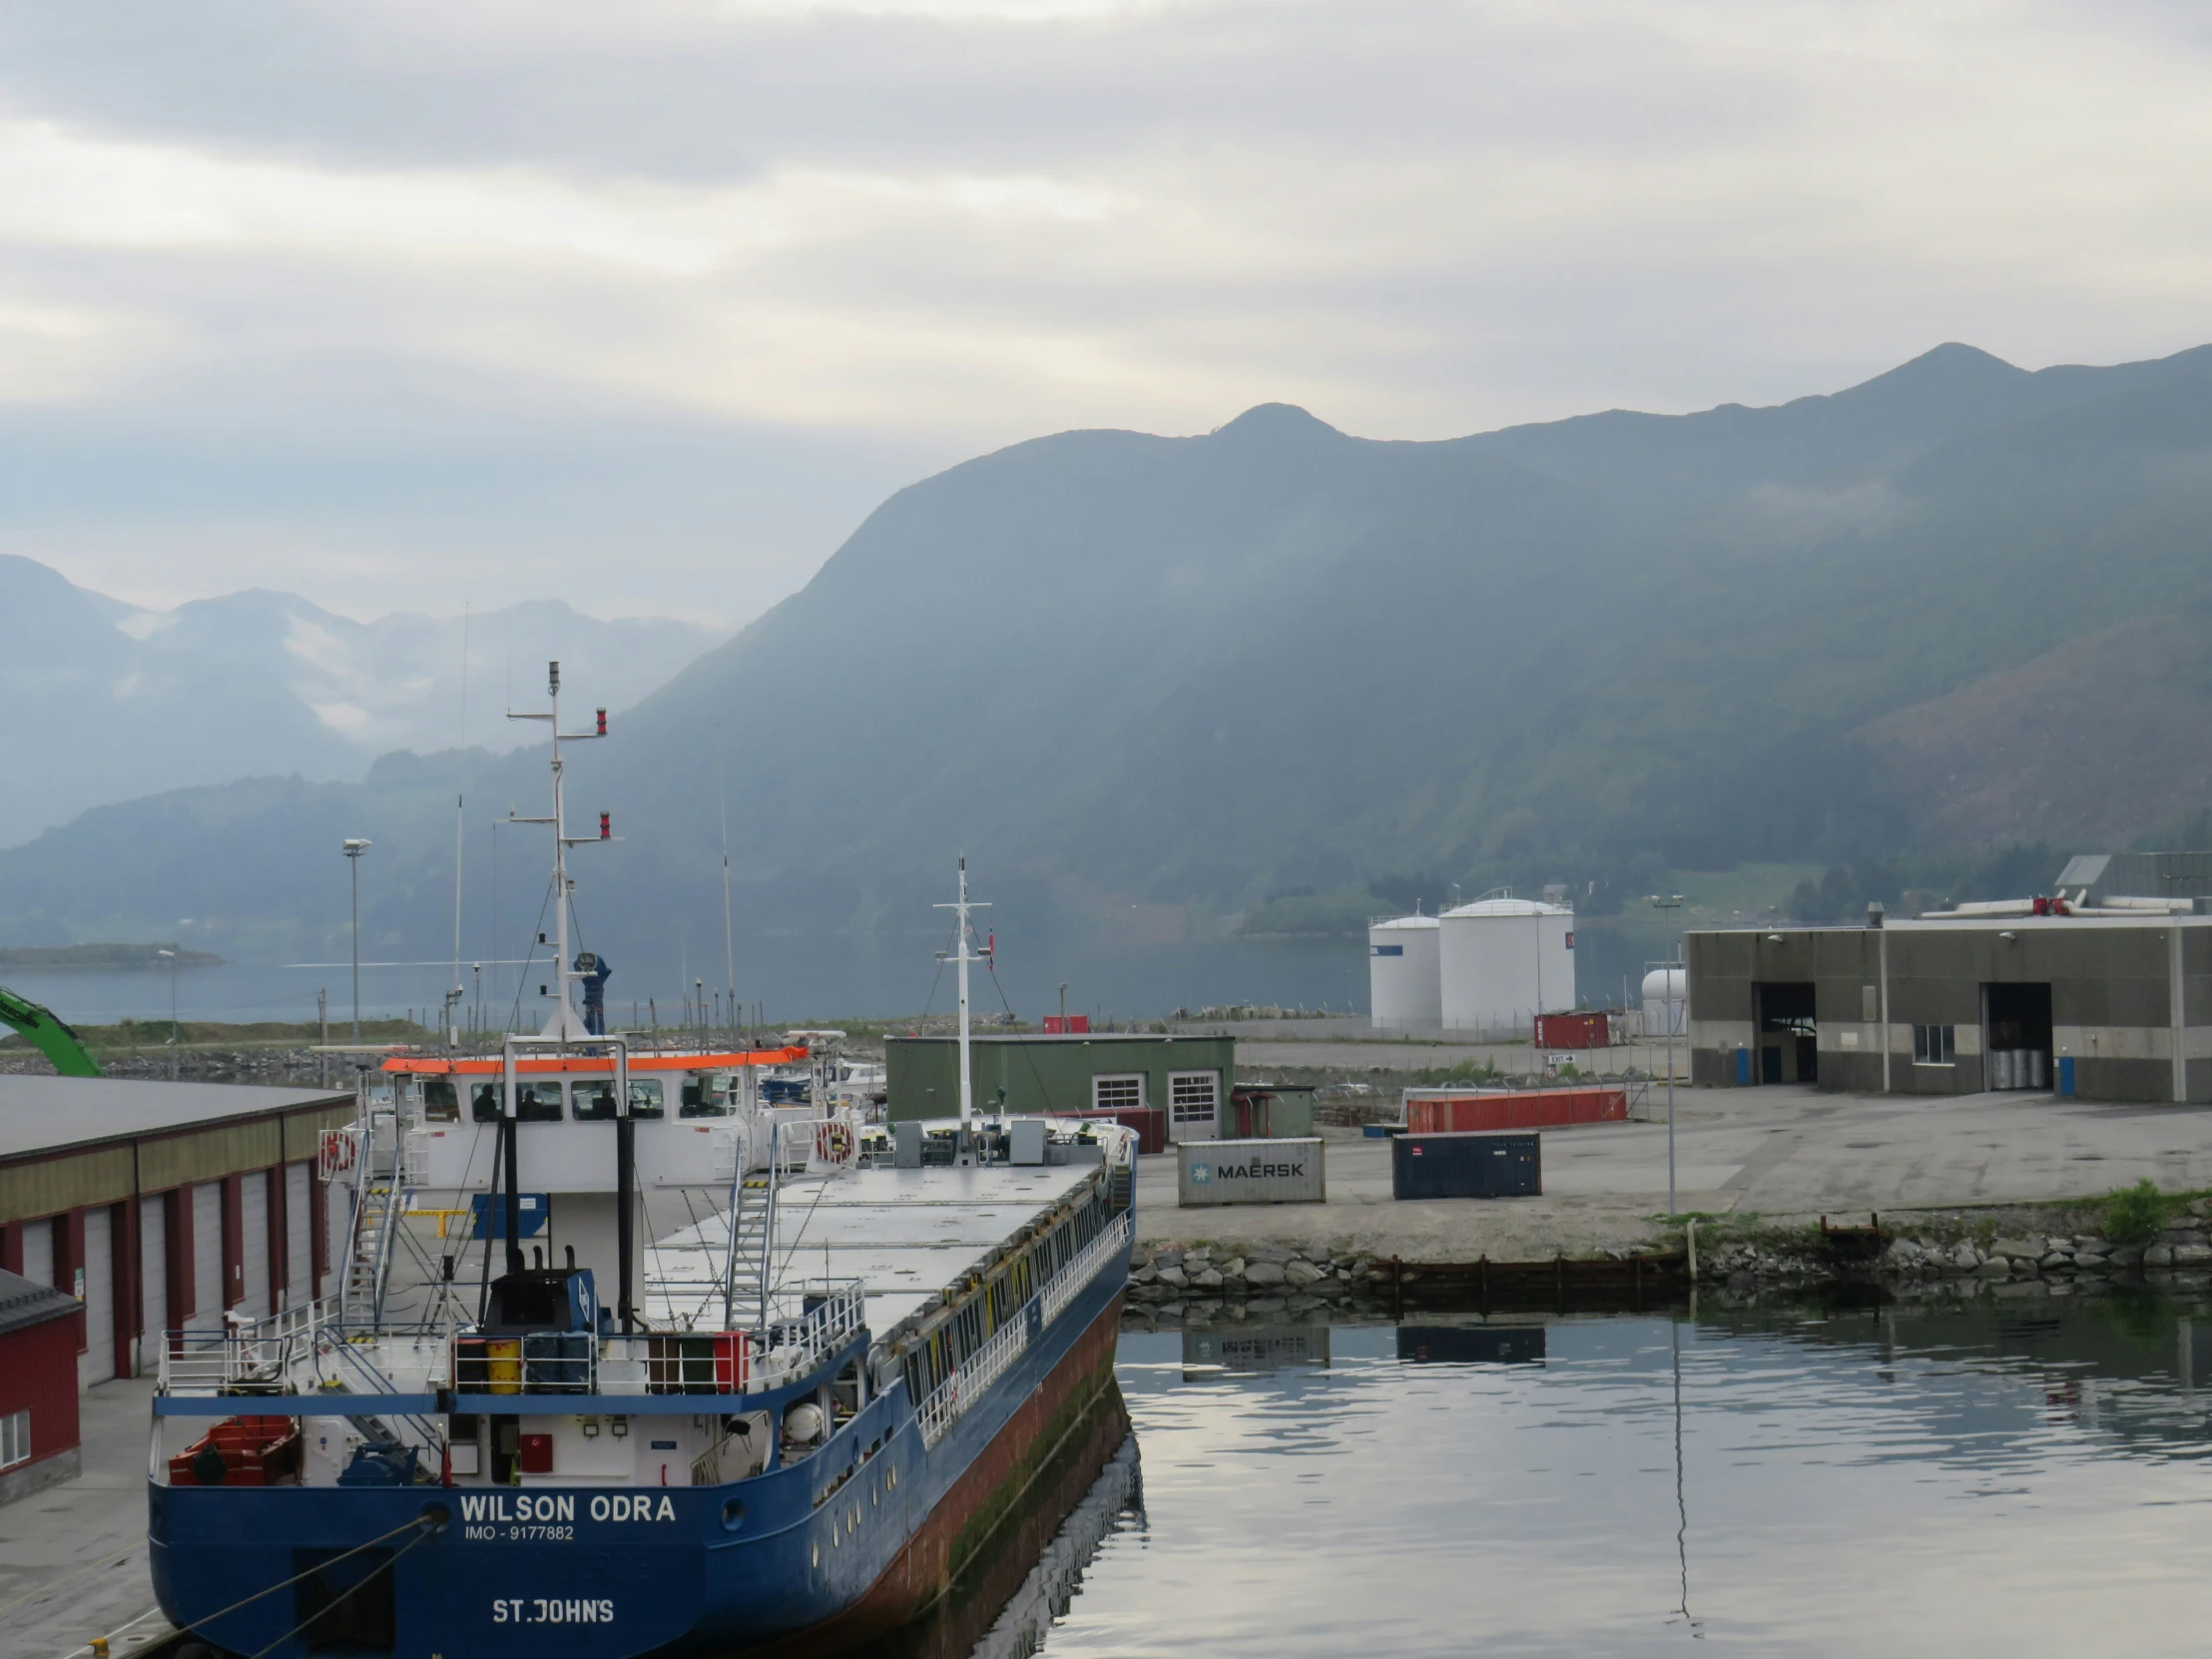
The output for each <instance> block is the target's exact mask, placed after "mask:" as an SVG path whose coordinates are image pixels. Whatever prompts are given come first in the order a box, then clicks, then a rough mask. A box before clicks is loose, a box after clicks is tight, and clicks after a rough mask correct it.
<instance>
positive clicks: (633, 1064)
mask: <svg viewBox="0 0 2212 1659" xmlns="http://www.w3.org/2000/svg"><path fill="white" fill-rule="evenodd" d="M582 1040H584V1041H589V1040H590V1039H589V1038H585V1039H582ZM806 1058H807V1048H806V1045H805V1044H803V1043H802V1044H795V1045H793V1046H792V1047H789V1048H750V1049H737V1050H734V1051H732V1052H729V1053H723V1054H633V1055H631V1056H630V1069H631V1070H632V1071H728V1070H731V1069H732V1068H733V1067H737V1066H782V1065H789V1064H791V1063H792V1062H793V1061H795V1060H804V1059H806ZM613 1069H614V1061H613V1060H612V1059H610V1058H609V1057H607V1056H605V1055H597V1056H591V1055H564V1056H562V1057H560V1058H558V1059H550V1060H517V1061H516V1062H515V1071H516V1072H517V1073H518V1074H519V1073H524V1072H549V1071H550V1072H569V1071H580V1072H606V1071H612V1070H613ZM384 1070H386V1071H404V1072H414V1073H422V1074H424V1075H429V1076H436V1075H440V1074H442V1073H446V1072H457V1073H461V1074H464V1075H470V1076H486V1077H489V1076H496V1075H498V1074H499V1073H501V1072H503V1071H505V1070H506V1063H505V1062H504V1061H501V1060H440V1059H437V1058H436V1057H434V1056H432V1055H428V1054H395V1055H393V1056H392V1057H391V1058H390V1059H388V1060H386V1061H385V1062H384Z"/></svg>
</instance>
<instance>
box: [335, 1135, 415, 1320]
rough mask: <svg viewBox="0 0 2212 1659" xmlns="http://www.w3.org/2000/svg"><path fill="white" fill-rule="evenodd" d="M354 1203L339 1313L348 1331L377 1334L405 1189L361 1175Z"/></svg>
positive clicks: (403, 1212) (382, 1317)
mask: <svg viewBox="0 0 2212 1659" xmlns="http://www.w3.org/2000/svg"><path fill="white" fill-rule="evenodd" d="M358 1192H359V1197H358V1198H357V1199H356V1200H355V1214H356V1216H357V1218H358V1219H357V1221H356V1223H355V1225H354V1229H353V1254H352V1257H351V1259H350V1260H349V1261H348V1262H347V1263H346V1268H345V1300H344V1303H343V1304H342V1313H343V1318H344V1322H345V1325H346V1327H347V1329H349V1330H361V1329H364V1328H365V1329H368V1330H372V1331H373V1330H380V1329H381V1328H382V1326H383V1322H384V1290H385V1287H386V1286H387V1285H388V1284H389V1283H390V1281H391V1256H392V1235H393V1233H394V1232H395V1231H396V1230H397V1228H398V1225H399V1218H400V1217H401V1216H402V1215H404V1214H405V1213H406V1195H407V1189H406V1188H405V1187H404V1186H402V1185H401V1184H400V1183H399V1182H398V1181H397V1180H396V1179H389V1178H387V1179H382V1180H379V1179H377V1178H376V1177H375V1176H372V1175H369V1174H367V1173H366V1172H364V1173H363V1177H362V1181H361V1185H360V1187H359V1189H358Z"/></svg>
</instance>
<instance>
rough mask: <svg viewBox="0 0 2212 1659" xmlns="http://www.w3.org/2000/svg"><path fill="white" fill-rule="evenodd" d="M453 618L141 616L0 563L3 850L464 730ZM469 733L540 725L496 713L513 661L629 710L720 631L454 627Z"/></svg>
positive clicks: (281, 608)
mask: <svg viewBox="0 0 2212 1659" xmlns="http://www.w3.org/2000/svg"><path fill="white" fill-rule="evenodd" d="M463 627H464V624H463V622H462V620H461V619H459V618H444V619H433V618H430V617H426V616H420V615H414V614H411V613H401V614H396V615H392V616H386V617H382V618H379V619H378V620H376V621H374V622H366V623H363V622H356V621H354V620H352V619H351V618H349V617H340V616H335V615H333V614H331V613H330V612H328V611H324V610H321V609H319V608H318V607H316V606H314V605H310V604H309V603H307V601H305V600H303V599H300V598H298V597H297V596H296V595H293V594H285V593H270V592H265V591H255V592H248V593H236V594H229V595H226V596H223V597H221V598H216V599H205V600H196V601H194V602H192V603H190V604H187V605H183V606H180V607H178V608H177V609H176V610H174V611H166V612H165V611H147V610H142V609H140V608H138V607H135V606H132V605H129V604H126V603H124V602H123V601H120V600H115V599H111V598H108V597H107V596H105V595H102V594H97V593H91V592H88V591H86V590H84V589H81V588H78V587H75V586H73V585H72V584H71V583H70V582H68V581H67V580H66V579H65V578H63V577H62V576H61V575H60V574H59V573H58V572H56V571H53V570H50V569H48V568H47V567H46V566H44V565H41V564H38V563H37V562H35V561H33V560H30V559H24V558H13V557H0V694H4V695H5V696H6V698H7V707H8V710H9V718H8V720H7V721H6V723H5V724H4V725H0V775H4V776H5V777H7V778H8V779H10V780H11V781H13V783H14V787H12V788H10V789H8V790H6V791H4V792H0V846H4V845H7V844H10V843H13V842H18V841H22V840H25V839H27V838H28V837H30V836H31V835H34V834H36V833H37V832H38V831H40V830H46V829H49V828H51V827H53V826H56V825H61V824H66V823H68V822H69V821H70V820H72V819H74V818H75V817H76V816H77V815H78V814H80V813H82V812H84V811H85V810H86V809H87V808H89V807H93V806H97V805H100V804H103V803H108V802H114V801H120V800H125V799H135V798H139V797H143V796H146V795H149V794H154V793H159V792H163V791H167V790H173V789H179V788H185V787H190V786H197V785H205V784H210V783H221V782H229V781H232V780H236V779H244V778H252V777H256V776H263V775H268V774H278V775H283V774H292V773H296V774H299V775H300V776H302V777H304V778H309V779H317V780H326V781H329V780H340V779H352V780H358V779H360V778H361V777H362V776H363V775H364V774H365V773H366V771H367V769H368V764H369V761H370V759H371V758H372V757H373V756H375V755H377V754H379V753H382V752H384V751H387V750H391V749H398V748H409V749H431V748H437V747H443V746H444V745H447V744H450V743H451V742H452V741H453V740H454V739H455V738H456V737H458V736H460V735H461V727H462V697H461V686H460V680H461V660H462V651H461V639H462V632H463ZM466 628H467V634H468V657H469V660H470V663H471V667H472V670H473V674H472V678H471V679H470V682H469V686H468V698H467V719H466V730H467V735H468V736H469V738H470V739H471V741H473V742H474V743H476V744H479V745H482V746H483V747H485V748H487V749H490V750H493V751H504V750H507V749H510V748H512V747H514V746H515V745H516V744H519V743H521V742H524V741H525V740H526V739H527V738H528V737H530V736H532V735H534V734H535V732H536V730H537V729H536V728H535V727H533V726H524V725H522V724H521V723H514V724H510V723H509V722H508V721H506V720H505V719H504V718H503V716H504V712H505V709H506V707H507V688H508V686H509V685H510V684H512V682H513V679H514V674H515V671H516V670H517V668H519V669H520V671H521V673H522V675H523V678H524V681H525V682H526V684H529V685H535V683H536V681H537V679H538V678H539V677H540V676H541V675H542V674H543V672H544V665H545V662H546V660H547V659H548V658H549V657H566V658H567V659H568V660H570V661H571V662H572V663H574V664H575V665H576V666H577V668H578V669H579V670H582V671H584V672H585V673H587V674H588V676H589V677H590V679H591V680H592V681H593V682H594V684H595V685H596V687H597V689H598V695H599V696H600V697H601V698H602V699H603V700H604V701H605V702H606V703H607V704H608V705H609V706H610V707H615V708H623V707H627V706H628V705H629V704H631V703H634V702H636V701H637V700H638V699H639V698H641V697H643V696H644V695H645V694H646V693H648V692H650V691H652V690H653V689H654V688H656V687H658V686H659V685H661V684H662V683H663V682H665V681H666V680H667V679H668V677H669V676H670V675H671V674H673V673H675V672H676V670H677V669H678V668H680V667H681V666H682V665H683V664H684V663H686V662H688V661H690V660H691V658H693V657H695V656H697V655H698V654H699V653H700V652H701V651H703V650H705V649H706V648H707V647H708V646H710V645H712V644H713V643H714V642H715V641H716V640H717V639H718V638H720V637H721V633H720V631H719V630H716V629H713V628H710V627H708V626H705V625H702V624H697V623H692V622H683V621H674V620H669V619H663V618H650V619H639V620H624V621H614V622H603V621H599V620H597V619H595V618H591V617H585V616H580V615H578V614H577V613H576V612H575V611H572V610H570V609H569V608H568V607H567V606H566V605H562V604H559V603H557V602H549V601H532V602H528V603H524V604H518V605H511V606H507V607H505V608H503V609H500V610H496V611H491V612H488V613H486V614H484V615H482V616H478V617H475V618H472V619H469V621H468V622H467V624H466Z"/></svg>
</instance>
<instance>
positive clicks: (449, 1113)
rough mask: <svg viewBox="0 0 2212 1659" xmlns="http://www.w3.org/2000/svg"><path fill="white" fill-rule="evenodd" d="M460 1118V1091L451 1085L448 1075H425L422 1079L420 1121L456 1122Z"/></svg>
mask: <svg viewBox="0 0 2212 1659" xmlns="http://www.w3.org/2000/svg"><path fill="white" fill-rule="evenodd" d="M460 1119H461V1092H460V1090H459V1089H457V1088H455V1087H454V1086H453V1079H452V1078H450V1077H425V1078H424V1079H423V1080H422V1121H423V1122H424V1123H458V1122H460Z"/></svg>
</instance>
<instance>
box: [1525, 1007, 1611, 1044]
mask: <svg viewBox="0 0 2212 1659" xmlns="http://www.w3.org/2000/svg"><path fill="white" fill-rule="evenodd" d="M1612 1041H1613V1035H1612V1022H1611V1020H1610V1019H1609V1018H1608V1017H1607V1015H1606V1014H1605V1013H1604V1012H1603V1011H1602V1010H1600V1011H1599V1012H1597V1013H1588V1014H1538V1015H1537V1016H1536V1046H1537V1047H1538V1048H1609V1047H1611V1046H1612Z"/></svg>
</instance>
